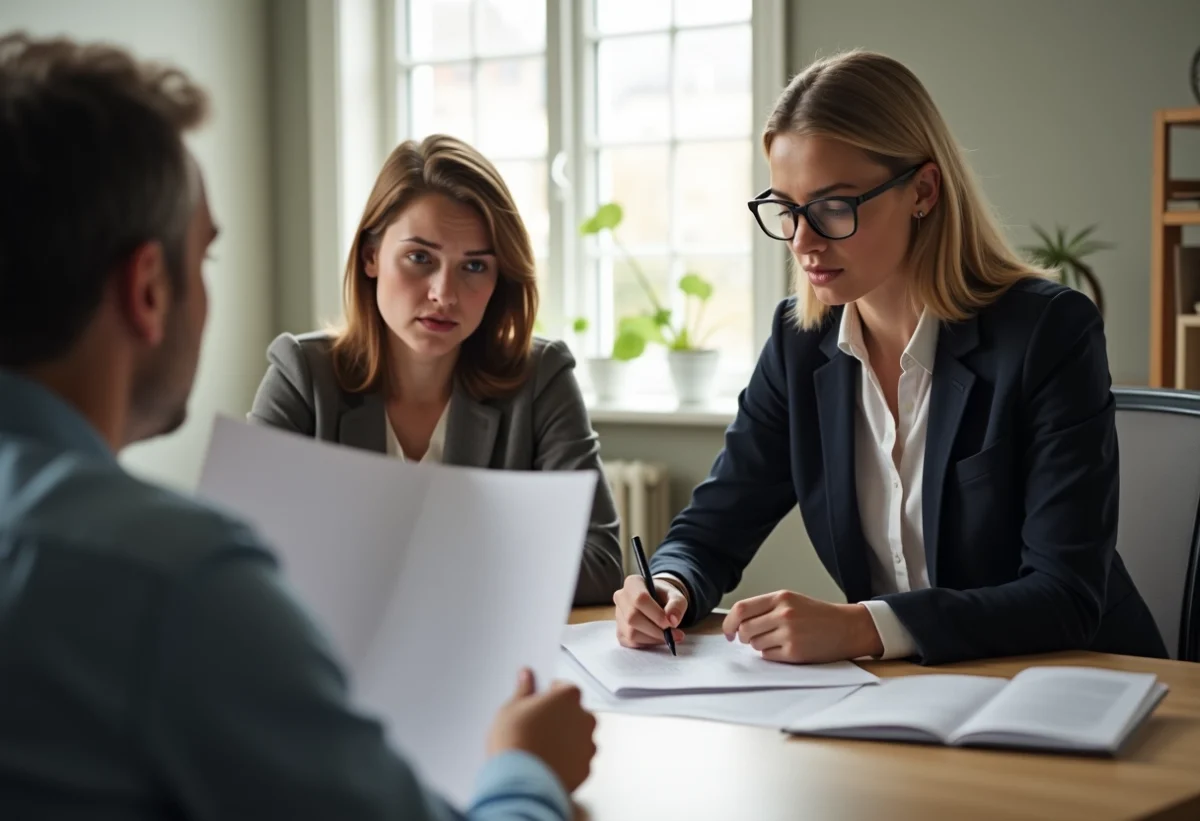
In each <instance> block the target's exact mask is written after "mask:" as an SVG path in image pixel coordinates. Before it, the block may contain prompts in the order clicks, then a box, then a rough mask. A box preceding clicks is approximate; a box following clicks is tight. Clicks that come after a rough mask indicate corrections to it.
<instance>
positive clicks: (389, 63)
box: [325, 0, 789, 392]
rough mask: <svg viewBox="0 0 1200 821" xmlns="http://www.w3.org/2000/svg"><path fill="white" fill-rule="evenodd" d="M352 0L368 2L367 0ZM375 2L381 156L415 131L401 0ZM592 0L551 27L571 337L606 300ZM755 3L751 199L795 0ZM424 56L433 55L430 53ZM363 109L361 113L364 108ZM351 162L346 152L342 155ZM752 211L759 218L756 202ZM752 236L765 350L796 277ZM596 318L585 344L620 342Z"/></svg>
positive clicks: (563, 297) (564, 295)
mask: <svg viewBox="0 0 1200 821" xmlns="http://www.w3.org/2000/svg"><path fill="white" fill-rule="evenodd" d="M351 1H352V2H357V4H360V5H361V4H362V3H363V2H367V0H351ZM325 2H328V0H325ZM373 2H374V3H375V4H376V8H375V9H374V14H375V20H376V21H377V22H378V31H379V38H378V40H377V42H376V43H374V44H372V45H374V46H376V47H377V48H378V64H379V72H378V79H379V82H378V89H379V100H380V104H379V106H378V108H377V111H378V114H379V117H378V121H377V122H378V123H379V129H378V131H377V133H376V134H375V135H373V137H374V138H376V139H379V140H380V141H381V144H382V147H383V150H379V151H376V152H373V153H375V154H377V155H378V156H377V159H378V161H380V162H381V161H382V159H383V156H385V155H386V153H387V150H390V148H391V147H392V146H395V145H396V144H397V143H398V142H400V141H401V140H402V139H404V138H405V137H406V136H407V135H404V134H401V133H400V129H399V117H398V114H399V111H398V110H397V105H398V100H399V94H398V92H399V81H400V78H401V71H402V70H403V67H401V66H399V65H397V63H396V56H395V55H396V53H397V49H396V40H395V37H396V31H397V27H396V12H397V5H396V4H397V0H373ZM592 2H594V0H582V2H577V1H576V0H546V32H547V36H546V47H545V52H544V54H545V61H546V63H545V65H546V77H547V89H546V117H547V157H548V160H549V161H548V163H547V169H548V175H549V177H550V179H549V180H548V182H547V186H548V187H547V204H548V207H549V219H550V247H549V249H548V250H549V255H548V257H547V270H546V272H545V274H546V275H545V277H544V278H543V279H542V281H541V282H540V283H539V284H540V288H541V301H542V304H543V306H544V307H543V320H544V321H545V323H546V329H545V331H544V332H545V333H546V334H547V335H549V336H555V337H564V338H566V337H569V335H570V327H571V319H572V317H575V316H581V315H582V316H588V317H591V318H594V317H595V316H596V309H597V308H598V307H600V306H597V305H594V304H589V303H591V302H592V301H593V300H592V295H591V294H590V289H589V288H588V287H586V286H585V277H587V276H588V271H587V269H586V267H585V265H584V264H583V263H584V261H585V260H586V259H587V255H586V253H585V250H584V243H583V238H581V237H580V235H579V232H578V230H577V227H578V225H579V223H580V221H581V220H582V218H583V217H584V216H586V214H587V213H589V212H590V210H591V208H592V207H594V199H593V197H594V191H591V190H589V186H590V184H591V175H590V174H589V169H588V168H587V167H586V163H587V145H586V143H585V134H586V131H587V130H588V129H586V128H585V127H584V124H585V119H584V118H585V117H587V116H591V114H592V112H593V111H594V102H593V101H592V100H591V99H590V97H591V93H592V92H591V89H593V88H594V87H595V85H594V83H593V82H592V81H591V78H590V76H589V70H590V66H589V60H588V59H587V55H588V49H589V41H588V34H587V31H586V30H585V26H584V25H582V24H581V23H582V21H583V20H589V19H591V17H590V15H591V10H592ZM600 2H603V0H600ZM676 2H686V0H676ZM752 3H753V10H752V18H751V32H752V47H751V54H752V59H753V64H752V68H751V82H752V109H753V123H752V126H751V131H750V133H751V135H752V137H751V139H752V141H753V143H754V145H753V146H752V151H751V155H752V157H753V160H752V168H751V181H752V186H753V190H751V191H747V192H746V198H747V199H749V198H750V197H752V196H754V194H755V193H757V192H758V191H760V190H762V189H764V188H766V187H768V186H769V184H770V173H769V170H768V168H767V164H766V161H765V159H764V157H763V156H762V151H761V149H760V148H759V145H758V139H757V135H758V133H759V132H760V129H761V126H762V124H763V122H765V120H766V117H767V116H768V114H769V113H770V111H771V109H772V107H773V106H774V103H775V100H776V97H777V96H778V94H779V92H780V91H781V89H782V88H783V85H784V83H785V81H786V79H787V68H786V66H787V63H786V31H787V27H786V25H785V24H786V9H785V2H784V0H752ZM581 16H582V17H581ZM360 30H361V29H360ZM359 59H361V55H360V57H359ZM344 62H345V59H344V58H343V63H344ZM419 62H421V63H422V64H423V63H425V62H427V61H419ZM359 116H360V119H361V115H359ZM360 156H361V155H360ZM344 164H345V163H344V162H343V163H342V165H344ZM342 188H343V189H344V188H345V186H344V185H343V186H342ZM339 193H340V192H339ZM346 205H348V206H349V208H350V209H351V212H352V213H356V211H355V209H358V208H361V203H346ZM746 218H747V219H752V217H751V216H750V215H749V213H748V212H747V215H746ZM751 236H752V237H753V239H752V245H751V258H752V273H751V283H752V292H753V298H752V303H751V304H752V309H753V317H752V322H751V328H752V333H753V339H752V340H751V343H752V350H753V351H755V352H756V353H757V351H758V350H759V349H760V348H761V346H762V345H763V343H764V342H765V341H766V339H767V337H768V336H769V334H770V330H771V320H772V317H773V315H774V313H775V309H776V306H777V305H778V303H779V301H780V299H782V298H783V297H785V296H786V295H787V293H788V291H789V283H788V273H787V270H788V268H787V248H786V246H785V245H784V244H783V243H780V242H777V241H774V240H771V239H770V238H768V237H766V236H765V235H763V234H762V232H761V231H759V230H753V231H752V232H751ZM591 324H592V326H593V330H592V331H591V332H590V334H589V338H588V340H587V345H588V349H587V350H585V351H582V352H580V353H582V354H588V355H590V354H594V353H597V352H598V351H600V350H601V349H602V346H604V345H607V344H610V343H611V338H610V337H609V336H608V334H607V333H606V332H605V330H600V329H597V328H596V326H597V325H598V324H599V323H596V322H592V323H591ZM728 364H732V365H733V367H732V368H731V369H730V368H727V370H728V371H729V373H728V374H727V376H728V377H729V380H728V382H727V383H726V385H725V386H724V387H725V388H726V391H727V392H731V391H734V390H736V387H740V385H741V384H744V382H745V379H746V378H748V376H749V372H750V370H751V369H752V368H753V365H754V362H753V361H749V362H745V363H728ZM659 381H660V384H663V383H665V379H664V380H659Z"/></svg>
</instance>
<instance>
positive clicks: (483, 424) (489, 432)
mask: <svg viewBox="0 0 1200 821" xmlns="http://www.w3.org/2000/svg"><path fill="white" fill-rule="evenodd" d="M499 429H500V411H499V410H497V409H496V408H493V407H491V406H490V405H484V404H483V403H481V402H478V401H476V400H475V399H473V398H472V397H471V395H470V394H468V393H467V392H466V391H465V390H463V388H462V386H461V385H460V384H459V383H458V382H455V383H454V393H453V394H452V396H451V398H450V415H449V417H447V419H446V449H445V451H443V456H442V460H443V461H444V462H445V463H446V464H448V465H461V466H463V467H481V468H485V467H489V466H490V465H491V462H492V451H493V449H494V448H495V447H496V433H497V431H498V430H499Z"/></svg>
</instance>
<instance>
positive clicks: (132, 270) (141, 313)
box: [115, 240, 172, 347]
mask: <svg viewBox="0 0 1200 821" xmlns="http://www.w3.org/2000/svg"><path fill="white" fill-rule="evenodd" d="M115 280H116V291H117V303H118V306H119V307H120V310H121V315H122V316H123V317H124V318H125V321H126V323H127V324H128V327H129V330H130V333H132V334H133V335H134V336H135V337H136V338H137V339H138V340H140V341H141V342H143V343H145V344H146V345H149V346H151V347H153V346H157V345H158V344H159V343H161V342H162V340H163V337H164V336H166V330H167V318H168V316H169V314H170V306H171V296H172V294H171V283H170V281H169V278H168V276H167V260H166V254H165V253H164V251H163V246H162V243H161V242H159V241H157V240H154V241H151V242H143V243H142V244H141V245H139V246H138V247H137V248H135V249H134V250H133V252H132V253H131V254H129V256H127V257H126V258H125V260H124V262H122V263H120V267H119V270H118V271H117V273H116V277H115Z"/></svg>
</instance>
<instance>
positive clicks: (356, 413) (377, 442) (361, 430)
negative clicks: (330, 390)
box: [338, 391, 387, 453]
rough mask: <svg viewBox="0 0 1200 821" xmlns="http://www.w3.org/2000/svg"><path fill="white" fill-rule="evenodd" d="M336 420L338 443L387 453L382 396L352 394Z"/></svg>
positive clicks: (385, 421)
mask: <svg viewBox="0 0 1200 821" xmlns="http://www.w3.org/2000/svg"><path fill="white" fill-rule="evenodd" d="M347 404H348V405H349V407H348V408H347V409H346V410H344V411H342V416H341V419H339V420H338V441H339V442H340V443H342V444H343V445H349V446H350V447H355V448H362V449H363V450H370V451H374V452H376V453H387V428H386V427H385V426H386V425H387V412H386V409H385V408H384V404H383V394H382V393H380V392H379V391H374V392H372V393H362V394H354V395H352V396H350V397H349V398H348V399H347Z"/></svg>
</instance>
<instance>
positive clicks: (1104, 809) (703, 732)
mask: <svg viewBox="0 0 1200 821" xmlns="http://www.w3.org/2000/svg"><path fill="white" fill-rule="evenodd" d="M611 618H613V611H612V608H611V607H597V608H583V609H579V610H576V611H574V612H573V613H572V614H571V621H572V623H576V622H582V621H593V620H596V619H611ZM718 629H719V621H715V620H710V621H709V623H707V624H706V625H704V627H703V628H701V630H700V631H699V632H716V631H717V630H718ZM1047 664H1059V665H1062V664H1067V665H1087V666H1093V667H1107V668H1110V669H1114V670H1135V671H1139V672H1149V673H1154V674H1155V675H1157V676H1158V677H1159V679H1160V680H1161V681H1164V682H1166V684H1167V685H1169V687H1170V692H1169V694H1168V695H1167V697H1166V698H1165V699H1164V700H1163V701H1162V702H1161V703H1160V704H1159V706H1158V708H1157V709H1156V710H1155V712H1154V713H1153V715H1151V717H1150V719H1149V720H1148V721H1147V722H1146V724H1145V725H1144V726H1143V727H1142V728H1141V729H1140V730H1139V731H1138V732H1137V733H1135V735H1134V736H1133V737H1132V738H1131V739H1130V740H1129V742H1128V743H1127V744H1126V746H1125V748H1124V749H1123V750H1122V752H1121V755H1120V756H1119V757H1118V758H1117V759H1099V758H1085V757H1076V756H1064V755H1054V754H1043V753H1020V752H997V751H993V750H972V749H952V748H946V747H935V746H924V745H915V744H900V743H888V742H878V741H840V740H833V739H813V738H804V739H801V738H791V737H788V736H787V735H785V734H783V733H777V732H773V731H770V730H764V729H759V728H755V727H747V726H740V725H732V724H721V723H717V722H710V721H700V720H695V719H680V718H657V717H645V716H631V715H621V714H617V713H602V714H600V715H599V716H598V719H599V726H598V728H597V732H596V743H597V746H598V748H599V752H598V754H597V756H596V759H595V762H594V764H593V768H592V775H591V777H589V779H588V780H587V782H585V783H584V785H583V786H582V787H581V788H580V790H579V791H578V792H577V793H576V800H577V802H578V806H579V810H580V811H579V817H580V818H581V819H594V820H595V821H610V819H620V821H642V820H643V819H645V821H676V820H677V819H678V821H708V819H722V820H723V821H776V819H778V820H779V821H783V820H784V819H787V821H797V819H799V820H800V821H825V819H830V820H838V819H866V821H895V820H898V819H936V821H942V819H946V820H947V821H950V820H951V819H971V821H990V820H991V819H1054V821H1071V819H1080V821H1116V819H1121V820H1122V821H1124V819H1155V821H1177V820H1178V821H1183V819H1189V820H1191V819H1200V664H1191V663H1187V662H1176V661H1161V660H1154V659H1140V658H1133V657H1130V656H1116V655H1107V654H1102V653H1085V652H1071V653H1054V654H1047V655H1041V656H1029V657H1024V658H1011V659H998V660H993V661H985V662H974V663H965V664H949V665H942V666H940V667H935V668H929V667H921V666H919V665H915V664H911V663H909V662H902V661H881V662H868V663H865V664H863V667H865V668H866V669H868V670H870V671H871V672H873V673H875V674H876V675H878V676H881V677H890V676H904V675H920V674H927V673H937V672H958V673H979V674H983V675H999V676H1005V677H1011V676H1013V675H1015V674H1016V673H1018V672H1019V671H1021V670H1023V669H1025V668H1026V667H1032V666H1037V665H1047Z"/></svg>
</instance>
